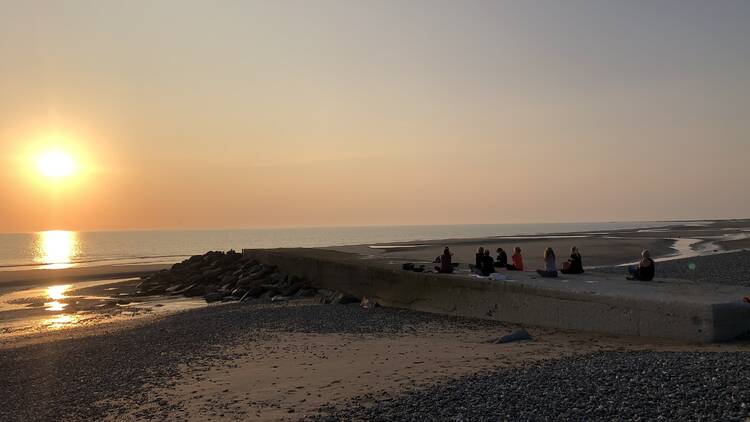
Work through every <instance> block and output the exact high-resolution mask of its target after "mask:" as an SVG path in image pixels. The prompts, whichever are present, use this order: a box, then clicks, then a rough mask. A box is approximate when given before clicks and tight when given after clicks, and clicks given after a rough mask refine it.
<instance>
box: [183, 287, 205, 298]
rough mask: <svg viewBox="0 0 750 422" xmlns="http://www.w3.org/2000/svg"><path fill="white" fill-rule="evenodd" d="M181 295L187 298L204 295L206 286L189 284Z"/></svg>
mask: <svg viewBox="0 0 750 422" xmlns="http://www.w3.org/2000/svg"><path fill="white" fill-rule="evenodd" d="M182 294H184V295H185V296H187V297H195V296H203V295H204V294H206V286H201V285H200V284H191V285H190V286H188V287H187V288H186V289H185V290H184V291H183V292H182Z"/></svg>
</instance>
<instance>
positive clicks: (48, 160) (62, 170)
mask: <svg viewBox="0 0 750 422" xmlns="http://www.w3.org/2000/svg"><path fill="white" fill-rule="evenodd" d="M36 164H37V167H38V168H39V171H40V172H41V173H42V174H43V175H44V176H47V177H53V178H61V177H67V176H70V175H71V174H73V172H74V171H75V162H74V161H73V157H72V156H71V155H70V154H68V153H67V152H65V151H59V150H55V151H47V152H45V153H43V154H42V155H41V156H40V157H39V159H38V160H37V162H36Z"/></svg>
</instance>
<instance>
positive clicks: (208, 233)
mask: <svg viewBox="0 0 750 422" xmlns="http://www.w3.org/2000/svg"><path fill="white" fill-rule="evenodd" d="M676 223H679V222H677V221H626V222H590V223H527V224H446V225H408V226H360V227H308V228H267V229H220V230H206V229H197V230H134V231H90V232H87V231H80V232H78V231H66V230H51V231H41V232H32V233H5V234H0V269H2V270H15V269H24V268H26V269H33V268H49V269H58V268H67V267H71V266H94V265H108V264H117V265H121V264H147V263H167V262H175V261H179V260H180V259H181V258H183V257H185V256H190V255H195V254H201V253H204V252H206V251H209V250H230V249H234V250H241V249H242V248H283V247H326V246H344V245H359V244H372V245H374V244H379V243H394V242H413V241H420V240H436V239H461V238H478V237H492V236H530V235H543V234H552V233H575V232H587V231H606V230H619V229H633V228H653V227H660V226H666V225H670V224H676Z"/></svg>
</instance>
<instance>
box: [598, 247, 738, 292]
mask: <svg viewBox="0 0 750 422" xmlns="http://www.w3.org/2000/svg"><path fill="white" fill-rule="evenodd" d="M592 272H604V273H610V274H618V273H619V274H622V275H623V278H624V277H625V275H626V274H627V269H626V268H624V267H608V268H597V269H596V270H592ZM656 278H657V280H658V279H659V278H680V279H684V280H692V281H695V282H698V283H720V284H733V285H740V286H746V287H750V252H748V251H742V252H731V253H723V254H717V255H706V256H698V257H694V258H684V259H674V260H671V261H662V262H657V263H656Z"/></svg>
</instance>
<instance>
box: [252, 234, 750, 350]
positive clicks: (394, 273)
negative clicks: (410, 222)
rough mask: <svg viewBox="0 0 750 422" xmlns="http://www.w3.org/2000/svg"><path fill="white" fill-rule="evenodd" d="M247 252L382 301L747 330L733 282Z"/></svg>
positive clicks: (532, 318) (607, 324) (603, 328)
mask: <svg viewBox="0 0 750 422" xmlns="http://www.w3.org/2000/svg"><path fill="white" fill-rule="evenodd" d="M243 253H244V254H245V255H246V256H250V257H252V258H255V259H257V260H258V261H261V262H264V263H267V264H273V265H276V266H278V267H279V268H281V269H282V270H283V271H285V272H288V273H290V274H296V275H298V276H302V277H305V278H307V279H309V280H310V281H311V282H312V284H313V285H314V286H316V287H319V288H328V289H335V290H340V291H343V292H346V293H351V294H353V295H355V296H359V297H364V296H367V297H374V298H376V299H377V300H378V301H379V302H380V303H381V304H383V305H385V306H391V307H397V308H407V309H414V310H419V311H425V312H434V313H441V314H450V315H460V316H466V317H476V318H483V319H494V320H500V321H507V322H513V323H518V324H528V325H537V326H543V327H552V328H564V329H573V330H583V331H594V332H602V333H611V334H624V335H633V336H644V337H661V338H671V339H677V340H685V341H690V342H718V341H726V340H730V339H732V338H735V337H737V336H739V335H742V334H745V333H747V332H750V304H746V303H743V302H742V301H741V298H742V297H743V296H750V289H748V288H743V287H740V286H726V285H718V284H716V285H706V284H703V285H697V284H693V283H690V282H687V281H679V280H669V281H666V282H662V283H654V282H650V283H646V282H632V281H626V280H624V278H622V277H615V276H607V275H590V274H583V275H575V276H561V277H560V278H557V279H545V278H541V277H538V276H537V275H536V274H535V273H529V272H524V273H519V272H508V273H506V274H507V275H508V276H510V277H511V280H504V281H491V280H488V279H486V278H477V277H473V276H470V275H468V274H452V275H446V274H432V273H414V272H409V271H403V270H402V269H401V268H400V263H389V262H387V261H385V260H380V259H367V258H366V257H363V256H361V255H357V254H349V253H343V252H336V251H330V250H322V249H246V250H243Z"/></svg>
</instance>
